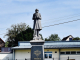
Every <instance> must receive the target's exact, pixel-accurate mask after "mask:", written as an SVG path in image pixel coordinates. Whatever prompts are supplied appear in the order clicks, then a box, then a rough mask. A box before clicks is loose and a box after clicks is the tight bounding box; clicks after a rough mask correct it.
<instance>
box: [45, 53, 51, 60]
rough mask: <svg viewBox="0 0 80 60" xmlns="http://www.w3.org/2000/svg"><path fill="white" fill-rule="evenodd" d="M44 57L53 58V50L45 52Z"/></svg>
mask: <svg viewBox="0 0 80 60" xmlns="http://www.w3.org/2000/svg"><path fill="white" fill-rule="evenodd" d="M44 58H48V59H49V58H52V52H44Z"/></svg>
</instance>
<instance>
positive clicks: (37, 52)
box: [31, 46, 43, 60]
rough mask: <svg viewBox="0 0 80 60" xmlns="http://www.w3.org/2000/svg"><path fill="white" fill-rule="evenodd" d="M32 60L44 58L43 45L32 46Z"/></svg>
mask: <svg viewBox="0 0 80 60" xmlns="http://www.w3.org/2000/svg"><path fill="white" fill-rule="evenodd" d="M31 60H43V46H32V48H31Z"/></svg>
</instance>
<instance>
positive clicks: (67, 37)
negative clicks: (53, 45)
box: [62, 35, 73, 40]
mask: <svg viewBox="0 0 80 60" xmlns="http://www.w3.org/2000/svg"><path fill="white" fill-rule="evenodd" d="M69 36H72V35H69ZM69 36H67V37H64V38H63V39H62V40H66V39H67V38H69ZM72 38H73V36H72Z"/></svg>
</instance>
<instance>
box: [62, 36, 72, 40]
mask: <svg viewBox="0 0 80 60" xmlns="http://www.w3.org/2000/svg"><path fill="white" fill-rule="evenodd" d="M72 39H73V36H72V35H69V36H67V37H64V38H63V39H62V41H71V40H72Z"/></svg>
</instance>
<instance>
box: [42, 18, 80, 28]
mask: <svg viewBox="0 0 80 60" xmlns="http://www.w3.org/2000/svg"><path fill="white" fill-rule="evenodd" d="M78 20H80V19H77V20H72V21H68V22H63V23H58V24H54V25H49V26H44V27H42V28H45V27H50V26H55V25H60V24H64V23H69V22H74V21H78Z"/></svg>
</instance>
